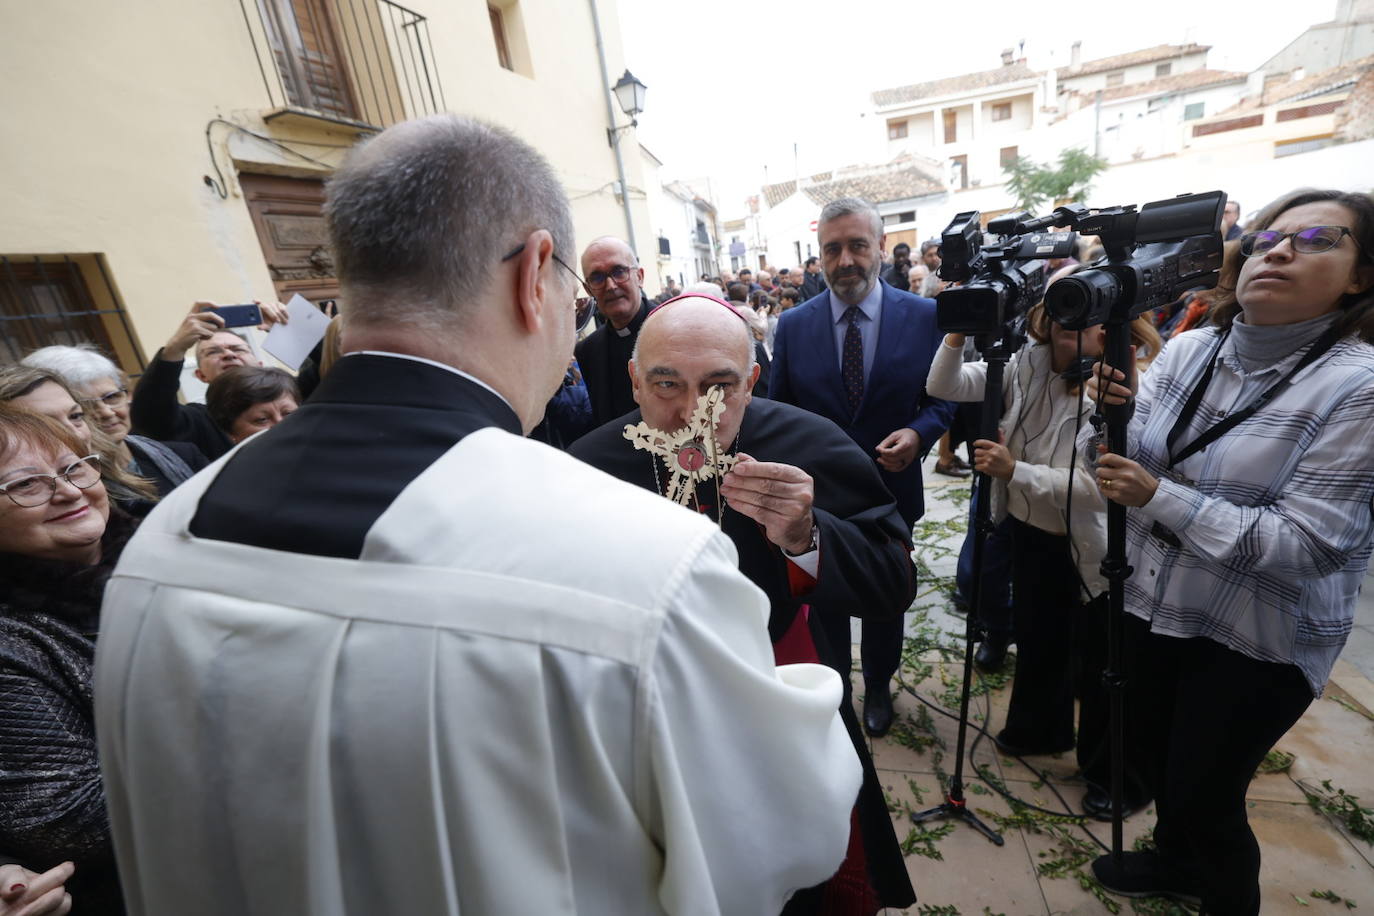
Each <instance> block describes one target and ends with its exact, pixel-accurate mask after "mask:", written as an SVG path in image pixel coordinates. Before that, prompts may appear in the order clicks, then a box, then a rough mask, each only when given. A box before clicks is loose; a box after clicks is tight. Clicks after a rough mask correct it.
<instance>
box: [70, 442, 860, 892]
mask: <svg viewBox="0 0 1374 916" xmlns="http://www.w3.org/2000/svg"><path fill="white" fill-rule="evenodd" d="M232 458H233V454H232V453H231V454H230V455H229V456H227V457H226V458H225V459H222V460H221V461H220V462H219V463H217V464H216V465H214V466H212V467H211V468H210V469H207V471H205V472H203V473H202V474H200V475H199V476H197V477H195V478H194V479H192V480H191V481H190V482H189V483H187V484H184V485H183V486H182V487H180V488H179V489H178V490H176V491H175V492H174V493H172V494H171V496H170V497H169V498H168V499H167V500H165V501H164V502H163V503H162V504H161V505H160V506H159V507H158V508H157V509H156V510H155V511H154V512H153V514H152V515H151V516H150V517H149V518H148V519H147V520H146V521H145V522H144V524H143V526H142V529H141V530H140V531H139V533H138V534H137V535H136V536H135V538H134V539H133V541H132V542H131V543H130V545H129V547H128V548H127V550H126V552H125V554H124V556H123V558H122V560H121V562H120V564H119V567H118V569H117V571H116V574H115V576H114V578H113V579H112V580H111V582H110V585H109V589H108V591H107V593H106V601H105V607H104V617H103V623H102V632H101V635H100V640H99V645H98V652H97V664H96V684H95V689H96V713H97V728H98V732H99V736H100V751H101V757H102V765H103V768H104V774H105V781H106V788H107V793H108V797H109V807H110V816H111V822H112V827H113V831H114V838H115V848H116V851H117V855H118V857H119V860H120V874H121V876H122V879H123V881H124V885H125V893H126V898H127V900H128V902H129V908H130V913H131V914H133V916H144V914H147V916H173V914H176V916H184V914H190V913H194V914H197V916H267V914H274V916H275V914H291V916H307V914H308V916H324V914H344V913H349V914H380V913H387V914H458V913H463V914H478V916H495V914H525V913H529V914H562V913H583V914H593V916H608V914H633V916H643V914H655V913H693V914H698V913H700V914H715V913H721V914H740V916H759V914H772V913H777V912H778V911H779V910H780V909H781V907H782V905H783V903H784V902H785V901H786V899H787V897H788V896H789V895H790V893H791V892H792V891H793V890H795V889H797V888H801V887H805V886H809V885H812V884H815V883H817V882H819V881H822V880H824V879H825V878H826V877H828V876H829V875H830V874H831V873H832V872H833V871H834V869H835V868H836V867H837V866H838V864H839V862H840V860H841V859H842V858H843V856H844V852H845V847H846V842H847V839H848V836H849V824H850V808H851V806H852V804H853V802H854V798H855V796H856V794H857V793H858V789H859V784H860V770H859V764H858V762H857V760H856V758H855V754H854V751H853V748H852V746H851V744H850V742H849V739H848V737H847V736H846V734H845V730H844V727H843V725H842V723H841V721H840V719H839V716H838V713H837V711H836V709H837V706H838V704H839V701H840V682H839V680H838V678H837V676H836V675H835V674H834V673H833V672H832V671H830V670H829V669H827V668H824V667H821V666H819V665H793V666H785V667H781V668H778V667H775V666H774V665H773V662H772V650H771V646H770V644H769V641H768V636H767V632H766V628H765V625H766V621H767V617H768V606H767V602H766V600H765V598H764V596H763V593H762V592H760V591H759V590H758V589H757V588H755V587H754V586H753V585H752V584H750V583H749V582H748V581H747V580H746V579H745V578H744V577H743V576H742V575H740V574H739V572H738V571H737V570H736V569H735V566H736V558H735V549H734V547H733V545H732V544H731V543H730V541H729V540H728V539H727V538H725V537H724V536H722V535H721V534H720V533H719V532H718V531H717V530H716V529H715V527H714V526H713V525H711V524H709V523H708V522H707V521H706V520H704V519H702V518H700V517H698V516H697V515H695V514H694V513H691V512H689V511H686V510H683V509H681V508H679V507H677V506H673V505H671V504H669V503H667V502H666V501H665V500H663V499H662V498H661V497H658V496H655V495H654V494H652V493H648V492H645V491H643V490H640V489H638V488H635V487H632V486H629V485H627V484H622V483H619V482H617V481H614V480H612V479H611V478H610V477H608V476H605V475H603V474H601V473H600V472H598V471H594V470H592V469H590V468H588V467H586V466H584V465H582V464H580V463H578V462H576V461H574V460H573V459H571V458H568V457H567V456H565V455H563V454H562V453H560V452H557V451H554V450H553V449H549V448H547V447H545V446H542V445H540V444H538V443H534V442H530V441H528V440H524V439H520V438H518V437H516V436H512V435H510V434H509V433H505V432H502V431H499V430H496V429H485V430H481V431H479V432H475V433H473V434H471V435H469V436H467V437H466V438H464V439H463V440H462V441H461V442H460V443H459V444H458V445H456V446H454V447H453V448H452V449H451V450H450V451H449V452H448V453H447V454H445V455H444V457H443V458H441V459H440V460H439V461H438V462H436V463H435V464H434V465H432V466H431V467H429V468H428V469H427V470H426V471H425V472H424V473H423V474H422V475H420V476H419V477H418V478H416V479H415V480H414V481H413V482H412V483H411V484H410V485H409V486H408V487H407V488H406V489H405V490H404V491H403V492H402V493H401V495H400V497H399V498H398V499H397V500H396V501H395V502H394V503H393V504H392V505H391V507H390V508H389V509H388V510H387V511H386V512H385V514H384V515H382V517H381V518H380V519H379V520H378V521H377V523H376V524H375V525H374V526H373V527H372V529H371V530H370V532H369V534H368V536H367V540H366V545H365V548H364V552H363V556H362V559H361V560H346V559H336V558H328V557H318V556H310V555H307V554H297V553H286V552H278V551H271V550H265V549H260V548H254V547H248V546H244V545H240V544H232V543H227V542H221V541H210V540H204V539H198V538H196V537H194V536H192V535H191V534H190V533H189V531H188V524H189V521H190V519H191V518H192V516H193V515H194V513H195V510H196V505H197V502H198V501H199V499H200V496H201V494H202V493H203V492H204V491H205V489H206V487H207V486H208V484H209V482H210V480H211V479H212V477H213V476H214V475H215V474H217V473H218V472H219V470H220V469H221V468H222V466H223V463H224V461H227V460H232Z"/></svg>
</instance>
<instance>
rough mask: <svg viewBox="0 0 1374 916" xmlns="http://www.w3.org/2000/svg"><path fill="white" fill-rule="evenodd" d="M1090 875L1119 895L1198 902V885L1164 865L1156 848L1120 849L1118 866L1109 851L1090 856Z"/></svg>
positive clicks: (1200, 893) (1200, 891)
mask: <svg viewBox="0 0 1374 916" xmlns="http://www.w3.org/2000/svg"><path fill="white" fill-rule="evenodd" d="M1093 877H1095V878H1097V880H1098V883H1100V884H1101V885H1102V886H1103V887H1105V888H1106V889H1107V890H1109V891H1111V892H1112V893H1113V894H1116V895H1118V896H1121V897H1166V898H1168V899H1170V900H1177V901H1178V902H1179V903H1187V904H1189V905H1191V906H1200V905H1201V904H1202V888H1201V887H1199V886H1198V884H1197V882H1196V881H1190V880H1188V879H1187V878H1185V877H1182V876H1180V875H1178V874H1176V873H1174V872H1172V871H1170V870H1169V868H1168V867H1167V866H1166V864H1165V862H1164V859H1163V858H1162V857H1161V856H1160V854H1159V853H1157V852H1123V853H1122V854H1121V866H1120V867H1119V868H1118V867H1117V866H1116V865H1115V864H1114V863H1113V862H1112V857H1111V856H1110V855H1106V856H1098V857H1097V858H1096V859H1094V860H1093Z"/></svg>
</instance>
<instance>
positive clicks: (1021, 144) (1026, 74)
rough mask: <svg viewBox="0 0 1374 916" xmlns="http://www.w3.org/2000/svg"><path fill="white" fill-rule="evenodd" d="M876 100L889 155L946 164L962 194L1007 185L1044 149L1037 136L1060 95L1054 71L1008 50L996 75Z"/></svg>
mask: <svg viewBox="0 0 1374 916" xmlns="http://www.w3.org/2000/svg"><path fill="white" fill-rule="evenodd" d="M1047 90H1048V92H1047ZM872 99H873V113H874V114H875V115H876V119H877V120H878V121H879V122H881V123H882V124H883V126H884V129H885V130H886V131H887V153H888V155H889V157H893V158H895V157H897V156H899V155H902V154H904V153H905V154H915V155H919V156H925V157H929V158H931V159H934V160H936V161H938V162H941V163H944V164H945V166H944V167H945V169H946V170H947V171H946V172H945V174H944V176H943V177H944V178H945V180H946V182H947V183H948V184H949V186H950V187H952V188H960V189H962V188H969V187H977V186H979V185H982V184H993V183H1000V182H1001V181H1002V171H1003V169H1004V168H1005V167H1006V165H1008V164H1009V163H1011V162H1012V161H1014V160H1015V159H1016V158H1017V157H1018V156H1025V155H1028V154H1036V155H1039V154H1040V153H1041V152H1042V151H1041V150H1040V149H1037V148H1036V143H1035V137H1036V136H1037V135H1038V133H1039V131H1040V128H1041V127H1043V126H1044V125H1045V123H1046V122H1047V113H1046V111H1045V108H1046V105H1047V104H1049V105H1052V104H1053V101H1054V90H1053V86H1052V79H1051V81H1050V82H1049V83H1047V78H1046V74H1044V73H1039V72H1037V71H1035V70H1032V69H1031V68H1030V67H1028V66H1026V62H1025V59H1024V58H1023V59H1020V60H1013V59H1012V52H1011V51H1004V52H1003V55H1002V66H1001V67H998V68H996V69H994V70H983V71H980V72H978V73H966V74H963V75H961V76H953V77H948V78H945V79H938V80H930V81H927V82H924V83H914V84H912V85H909V86H899V87H897V88H895V89H880V90H878V91H877V92H874V93H873V96H872Z"/></svg>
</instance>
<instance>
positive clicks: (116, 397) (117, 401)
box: [77, 388, 129, 410]
mask: <svg viewBox="0 0 1374 916" xmlns="http://www.w3.org/2000/svg"><path fill="white" fill-rule="evenodd" d="M77 400H79V401H80V402H81V403H82V404H85V405H86V406H87V407H91V408H95V407H100V406H102V405H103V406H105V407H108V408H109V409H110V410H118V409H119V408H121V407H123V406H124V405H125V404H128V403H129V389H128V388H116V389H115V390H114V391H110V392H107V393H105V394H102V395H98V396H96V397H93V398H78V399H77Z"/></svg>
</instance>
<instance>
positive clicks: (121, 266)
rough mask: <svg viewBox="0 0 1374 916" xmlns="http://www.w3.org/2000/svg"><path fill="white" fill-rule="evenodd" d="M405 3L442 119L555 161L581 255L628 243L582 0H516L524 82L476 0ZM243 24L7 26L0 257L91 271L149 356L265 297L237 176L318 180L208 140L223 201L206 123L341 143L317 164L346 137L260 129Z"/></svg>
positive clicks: (35, 15)
mask: <svg viewBox="0 0 1374 916" xmlns="http://www.w3.org/2000/svg"><path fill="white" fill-rule="evenodd" d="M598 3H599V9H600V12H601V25H602V29H603V34H604V37H605V40H606V46H607V58H608V62H607V66H608V69H609V70H610V71H611V76H610V79H611V81H612V82H614V80H615V79H616V78H617V77H618V76H619V74H620V72H621V71H622V70H623V69H624V64H623V57H622V54H621V44H620V36H619V32H618V21H619V20H618V15H617V11H616V4H615V0H598ZM407 5H408V6H409V7H410V8H412V9H415V10H416V11H417V12H419V13H421V14H422V15H425V16H427V17H428V19H429V30H430V37H431V40H432V44H433V50H434V58H435V59H434V61H433V62H432V63H433V64H434V66H435V69H436V73H437V74H438V78H439V80H440V82H441V84H442V87H443V92H444V94H445V97H446V102H447V106H448V109H449V110H452V111H455V112H459V113H462V114H468V115H474V116H478V117H481V118H484V119H486V120H490V121H493V122H496V123H498V124H501V125H503V126H506V127H508V128H510V129H512V130H513V131H515V132H516V133H517V134H519V135H520V136H522V137H524V138H525V139H526V140H528V141H529V142H531V143H532V144H533V145H534V146H536V147H537V148H538V149H540V150H541V151H542V152H543V153H544V155H545V156H547V157H548V158H549V159H550V161H551V162H552V163H553V164H554V166H555V168H556V169H557V170H558V172H559V174H560V175H561V177H562V179H563V182H564V184H565V186H566V187H567V189H568V193H569V195H570V197H573V198H574V202H573V207H574V216H575V224H576V231H577V234H578V239H579V247H580V246H581V244H583V243H585V242H586V241H588V240H590V239H591V238H592V237H594V236H597V235H603V234H618V235H623V234H624V232H625V228H624V227H625V218H624V214H623V211H622V209H621V207H620V205H619V203H618V202H617V199H616V198H615V196H614V195H613V194H612V193H611V190H610V187H609V185H610V183H611V182H612V181H614V180H615V178H616V174H615V164H614V159H613V156H612V152H611V149H610V148H609V146H608V145H607V142H606V133H605V127H606V108H605V103H604V101H603V97H602V95H601V92H602V91H603V89H602V86H603V83H602V79H601V72H600V67H599V64H598V61H597V55H596V47H595V42H594V39H593V32H592V25H591V13H590V10H589V8H588V5H587V2H586V0H518V3H517V4H516V5H517V6H518V7H519V11H520V13H521V15H520V16H519V17H518V19H519V21H520V23H521V24H522V25H523V28H524V29H525V40H526V42H527V47H528V54H529V69H530V71H531V72H532V74H533V77H532V78H531V77H529V76H525V75H521V74H517V73H512V72H510V71H507V70H504V69H502V68H501V67H500V66H499V65H498V63H497V58H496V51H495V47H494V43H493V41H492V37H491V28H490V25H489V20H488V13H487V4H486V3H485V2H482V0H410V2H408V3H407ZM245 10H246V11H247V13H248V16H249V18H250V21H251V22H252V27H253V28H254V29H258V28H259V26H258V24H257V21H256V17H257V4H256V3H255V2H254V0H243V3H242V5H241V4H240V3H239V2H237V0H196V2H181V3H178V2H173V0H121V2H118V3H94V2H90V0H45V2H44V3H41V4H6V5H5V9H4V11H3V13H0V17H2V19H0V111H3V112H4V115H5V117H4V119H3V123H0V201H3V214H4V218H3V219H0V254H17V253H26V254H47V253H90V252H94V253H101V254H103V255H104V256H105V258H106V261H107V263H108V265H109V268H110V274H111V279H112V280H113V282H114V284H115V286H116V288H117V290H118V292H119V294H120V296H121V298H122V300H123V303H124V305H125V307H126V308H127V309H128V311H129V314H130V317H131V320H132V323H133V326H134V330H135V333H136V334H137V335H138V337H139V340H140V343H141V344H142V347H143V350H144V352H145V354H146V355H147V356H151V355H152V353H153V351H154V350H156V349H157V347H158V346H160V345H161V344H162V342H163V341H164V340H165V339H166V338H167V337H168V336H169V334H170V333H171V331H172V329H173V328H174V327H175V325H176V323H177V322H178V321H179V319H180V316H181V315H182V314H183V313H184V312H185V311H186V309H187V308H188V307H189V306H190V304H191V302H192V301H193V300H195V299H198V298H210V299H217V300H219V301H224V302H230V301H245V300H247V299H251V298H262V297H266V296H270V295H271V294H272V284H271V279H270V277H269V275H268V271H267V267H266V264H265V262H264V259H263V256H262V252H261V249H260V247H259V244H258V239H257V235H256V233H255V232H254V229H253V225H252V222H251V220H250V218H249V214H248V210H247V207H246V206H245V204H244V201H243V199H242V197H241V196H240V192H239V190H238V185H237V182H236V181H234V180H233V174H234V169H235V167H237V168H241V169H242V170H244V171H258V172H276V173H281V174H291V175H300V176H309V175H323V174H327V169H326V168H324V167H321V166H317V165H312V164H310V163H308V162H305V161H304V160H302V159H300V158H299V157H296V156H292V155H289V154H287V153H284V152H282V151H280V150H277V149H274V148H272V147H271V146H270V145H268V144H264V143H262V142H261V141H258V140H256V139H253V138H251V137H247V136H245V135H243V134H240V133H236V132H235V131H233V130H232V129H231V128H230V127H228V126H226V125H223V124H217V125H214V126H212V128H211V131H212V133H211V140H212V146H213V147H214V149H215V156H216V158H217V160H218V162H219V165H220V169H221V171H222V172H224V173H225V177H226V179H227V185H228V190H229V192H230V196H229V197H228V198H227V199H223V200H222V199H220V197H219V196H218V195H217V194H216V193H215V192H214V191H213V190H212V189H211V188H209V187H207V186H206V184H205V183H204V176H205V175H207V174H208V175H214V169H213V167H212V165H211V159H210V155H211V154H210V152H209V150H207V146H206V136H205V131H206V127H207V124H209V122H211V120H212V119H215V118H224V119H226V120H229V121H232V122H234V123H236V124H239V125H241V126H243V127H246V128H248V129H251V130H253V131H256V132H258V133H265V134H271V135H274V136H277V137H279V138H293V139H296V140H309V141H313V142H316V143H320V144H334V145H335V146H333V147H331V146H327V145H326V146H319V147H313V148H309V149H308V150H307V151H308V153H309V155H311V157H312V158H315V159H318V160H320V161H321V162H323V163H325V164H326V165H328V164H333V163H337V162H338V161H339V160H340V159H341V158H342V155H343V154H344V151H345V149H346V147H347V145H348V144H350V143H352V142H354V139H355V138H354V136H353V135H352V134H350V133H349V132H347V131H342V130H338V131H333V130H325V129H322V128H318V127H306V128H289V127H283V126H281V125H280V124H277V125H272V126H269V125H266V124H264V122H263V121H262V119H261V115H262V114H263V112H264V111H266V110H267V109H268V107H269V98H268V94H267V89H266V88H265V87H264V84H263V76H262V74H261V72H260V70H259V66H258V60H257V58H256V57H255V55H254V46H253V42H252V41H251V39H250V33H249V28H248V27H247V26H245V22H244V11H245ZM264 62H265V63H266V64H267V66H269V67H271V66H272V61H271V58H270V57H266V58H264ZM269 77H270V73H269ZM650 107H652V106H650ZM616 117H617V119H618V120H621V121H623V120H624V116H623V115H621V114H620V112H619V109H618V107H617V108H616ZM625 144H626V145H625V149H626V157H625V158H626V161H625V166H626V171H627V180H628V182H629V185H630V187H631V189H632V190H631V203H632V206H633V207H634V208H635V224H636V229H637V230H638V232H637V235H638V237H639V244H640V248H641V251H653V247H652V237H651V234H650V230H651V227H650V223H649V218H648V212H647V208H646V206H645V202H644V195H643V193H642V191H636V190H635V189H641V188H643V175H642V173H641V167H640V163H639V157H638V156H637V155H635V154H634V150H635V149H636V145H635V143H634V135H633V132H629V133H627V134H626V135H625ZM231 157H232V161H231Z"/></svg>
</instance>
